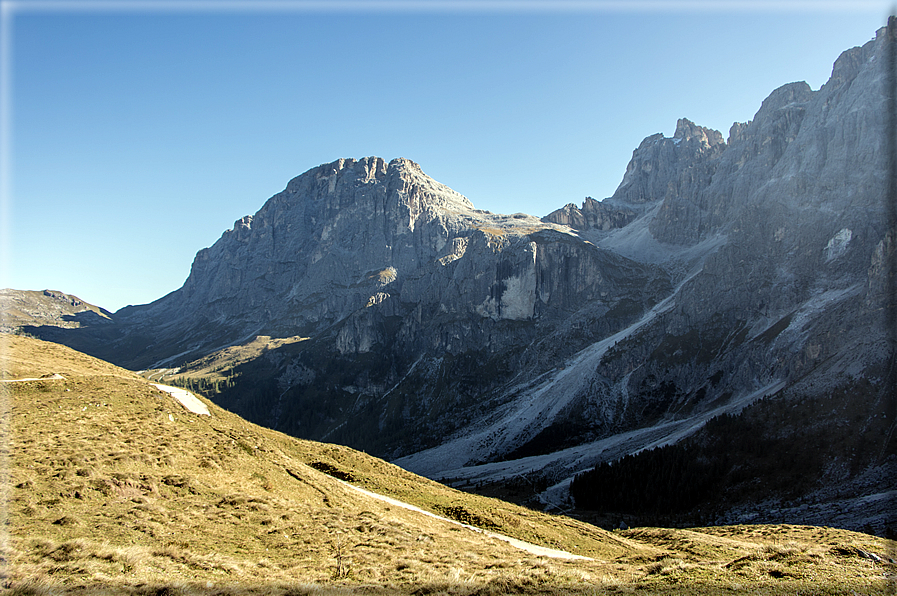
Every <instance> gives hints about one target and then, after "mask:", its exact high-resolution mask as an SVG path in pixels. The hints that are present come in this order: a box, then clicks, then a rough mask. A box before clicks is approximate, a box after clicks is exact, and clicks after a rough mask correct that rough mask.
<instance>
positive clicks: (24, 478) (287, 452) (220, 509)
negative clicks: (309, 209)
mask: <svg viewBox="0 0 897 596" xmlns="http://www.w3.org/2000/svg"><path fill="white" fill-rule="evenodd" d="M7 339H9V338H7ZM8 345H9V346H11V347H12V348H13V349H12V351H11V352H10V353H8V354H7V356H8V358H7V360H6V361H5V362H4V364H3V370H5V371H8V372H10V373H11V372H12V371H15V373H16V374H17V375H21V376H40V375H41V374H45V373H47V372H57V371H64V372H63V374H65V376H66V377H67V378H66V379H64V380H52V381H48V380H42V381H31V382H25V383H4V384H0V391H2V392H3V394H2V398H3V399H2V400H0V404H2V410H3V411H2V414H3V415H2V418H0V420H2V425H0V432H2V436H3V438H4V440H3V441H2V442H0V446H2V456H3V461H4V462H6V463H7V464H8V465H4V466H3V467H2V470H0V471H2V473H3V475H4V478H3V483H2V486H3V487H4V488H5V491H6V499H5V502H6V503H7V508H6V509H5V510H4V511H3V512H2V515H3V517H4V519H3V520H2V522H3V526H2V527H5V528H6V529H7V530H8V532H9V534H8V539H6V540H3V541H2V542H0V548H2V553H0V554H2V558H3V560H4V561H5V563H6V565H5V568H3V569H2V575H3V577H2V578H0V582H2V585H3V587H4V588H5V589H6V590H7V591H8V592H9V593H13V594H63V593H65V594H68V593H71V594H77V593H81V594H94V593H96V594H119V593H126V594H193V593H196V594H208V595H212V594H235V595H236V594H322V595H329V594H357V593H365V594H454V595H472V594H484V595H485V594H507V593H516V594H522V593H525V594H570V593H573V594H605V593H634V592H637V593H642V594H674V593H676V594H678V593H686V594H688V593H691V594H715V593H733V592H739V591H749V592H750V593H758V594H797V593H801V594H809V593H814V594H852V593H854V592H856V593H859V594H872V593H876V594H886V593H888V591H889V590H891V589H892V588H893V581H892V580H888V579H887V577H886V575H887V574H890V575H891V576H892V577H893V575H894V574H895V572H897V569H895V566H894V565H893V564H892V563H890V562H888V561H887V557H888V556H894V555H893V553H894V546H895V545H894V543H893V542H889V541H885V540H883V539H879V538H875V537H872V536H866V535H862V534H856V533H851V532H845V531H841V530H833V529H829V528H813V527H797V526H756V527H755V526H737V527H730V528H703V529H694V530H688V531H683V530H670V529H661V528H637V529H633V530H629V531H626V532H613V533H610V532H605V531H603V530H600V529H598V528H595V527H592V526H589V525H587V524H583V523H580V522H577V521H574V520H571V519H568V518H564V517H559V516H549V515H545V514H541V513H538V512H534V511H531V510H526V509H522V508H520V507H517V506H514V505H510V504H507V503H504V502H501V501H497V500H493V499H488V498H485V497H478V496H475V495H468V494H465V493H461V492H459V491H455V490H452V489H450V488H447V487H445V486H443V485H440V484H437V483H434V482H431V481H428V480H425V479H423V478H420V477H418V476H415V475H413V474H410V473H408V472H406V471H404V470H401V469H399V468H397V467H395V466H392V465H390V464H388V463H385V462H382V461H381V460H377V459H375V458H372V457H369V456H367V455H365V454H363V453H358V452H355V451H353V450H351V449H348V448H345V447H340V446H336V445H325V444H320V443H313V442H309V441H301V440H297V439H293V438H290V437H287V436H284V435H282V434H279V433H276V432H273V431H270V430H266V429H262V428H259V427H257V426H254V425H252V424H250V423H248V422H246V421H244V420H242V419H241V418H239V417H237V416H235V415H233V414H230V413H229V412H227V411H224V410H222V409H220V408H217V407H216V406H214V404H211V403H209V404H208V405H209V409H210V410H211V412H212V415H211V416H196V415H193V414H190V413H189V412H187V411H186V410H184V409H183V408H182V407H181V406H180V405H179V404H178V403H177V402H175V401H174V400H173V399H172V398H170V397H169V396H168V395H167V394H163V393H161V392H159V391H157V390H156V389H155V388H153V387H152V386H151V385H149V384H148V383H147V382H146V381H145V380H144V379H141V378H138V377H136V376H134V375H132V374H131V373H128V372H127V371H122V369H117V368H115V367H112V366H111V365H106V364H105V363H100V362H98V361H95V360H93V359H90V358H88V357H86V356H83V355H79V354H77V353H73V352H72V351H71V350H67V349H65V348H60V347H59V346H54V345H52V344H46V343H45V342H39V341H37V340H32V339H28V338H15V339H12V340H10V341H9V343H8ZM66 367H67V368H66ZM340 477H341V478H343V479H345V480H347V481H349V482H351V483H352V484H356V485H359V486H362V487H364V488H366V489H368V490H372V491H374V492H379V493H382V494H385V495H389V496H391V497H394V498H396V499H400V500H402V501H405V502H408V503H411V504H414V505H416V506H418V507H420V508H422V509H425V510H428V511H432V512H435V513H439V512H442V513H443V514H447V515H449V516H453V517H456V518H459V519H462V520H464V521H467V522H473V523H474V525H479V526H481V527H483V528H485V529H489V530H491V531H496V532H499V533H502V534H506V535H511V536H514V537H517V538H520V539H523V540H527V541H529V542H534V543H537V544H540V545H544V546H551V547H555V548H561V549H564V550H567V551H570V552H574V553H578V554H583V555H586V556H590V557H593V558H594V560H591V561H564V560H558V559H546V558H542V557H537V556H534V555H530V554H528V553H527V552H524V551H521V550H518V549H516V548H514V547H512V546H511V545H509V544H507V543H506V542H503V541H500V540H496V539H492V538H488V537H486V536H485V535H483V534H482V533H478V532H474V531H472V530H469V529H466V528H463V527H459V526H457V525H453V524H450V523H448V522H445V521H440V520H436V519H433V518H431V517H427V516H424V515H422V514H420V513H416V512H413V511H408V510H406V509H403V508H401V507H396V506H394V505H390V504H388V503H384V502H382V501H379V500H376V499H372V498H370V497H367V496H365V495H363V494H360V493H358V492H357V491H354V490H352V489H351V488H350V487H347V486H345V484H343V483H342V482H340V481H339V480H337V478H340ZM870 555H874V556H875V557H878V558H879V560H877V561H876V560H874V559H873V558H870ZM889 581H890V583H889Z"/></svg>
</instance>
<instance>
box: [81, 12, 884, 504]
mask: <svg viewBox="0 0 897 596" xmlns="http://www.w3.org/2000/svg"><path fill="white" fill-rule="evenodd" d="M893 36H894V25H893V23H892V24H891V29H882V30H881V31H879V32H878V34H877V36H876V39H874V40H873V41H870V42H869V43H867V44H866V45H864V46H863V47H862V48H854V49H852V50H849V51H847V52H845V53H844V54H843V55H842V56H841V58H839V59H838V61H837V62H836V63H835V67H834V69H833V73H832V77H831V79H830V80H829V82H828V83H826V84H825V85H824V86H823V87H822V88H821V89H819V90H818V91H813V90H811V89H810V88H809V86H807V85H806V84H805V83H792V84H789V85H785V86H783V87H781V88H779V89H777V90H775V91H774V92H773V93H772V94H771V95H770V96H769V97H768V98H767V99H766V100H765V101H764V102H763V104H762V106H761V108H760V110H759V111H758V112H757V114H756V115H755V117H754V119H753V120H752V121H751V122H748V123H736V124H734V125H733V126H732V128H731V129H730V131H729V136H728V139H727V140H724V139H723V136H722V135H721V134H720V133H719V132H717V131H713V130H709V129H707V128H703V127H701V126H698V125H696V124H694V123H692V122H690V121H688V120H686V119H681V120H679V122H678V123H677V127H676V132H675V134H674V135H673V137H672V138H665V137H663V135H660V134H657V135H652V136H649V137H648V138H646V139H645V140H644V141H643V142H642V143H641V144H640V145H639V147H638V148H637V149H636V150H635V151H634V152H633V157H632V160H631V161H630V163H629V165H628V166H627V168H626V172H625V174H624V176H623V180H622V182H621V183H620V186H619V188H618V189H617V190H616V192H615V193H614V195H613V196H612V197H609V198H607V199H605V200H604V201H600V202H599V201H595V200H593V199H591V198H587V199H586V200H585V202H584V203H583V205H582V207H576V206H575V205H572V204H569V205H567V206H566V207H564V208H562V209H560V210H558V211H555V212H553V213H551V214H549V215H548V216H546V217H545V218H543V219H542V220H539V219H537V218H535V217H532V216H529V215H523V214H515V215H496V214H492V213H489V212H485V211H480V210H477V209H475V208H474V207H473V205H472V204H471V203H470V201H468V200H467V199H466V198H465V197H463V196H461V195H460V194H458V193H456V192H454V191H452V190H451V189H449V188H448V187H446V186H444V185H442V184H440V183H438V182H436V181H434V180H432V179H431V178H429V177H428V176H426V175H425V174H424V173H423V172H422V171H421V169H420V167H419V166H418V165H417V164H415V163H414V162H411V161H409V160H406V159H396V160H393V161H390V162H388V163H387V162H385V161H384V160H382V159H379V158H376V157H370V158H365V159H361V160H354V159H341V160H339V161H336V162H333V163H330V164H325V165H322V166H319V167H317V168H315V169H312V170H310V171H308V172H306V173H305V174H303V175H301V176H299V177H297V178H295V179H293V180H292V181H290V183H289V184H288V185H287V187H286V189H285V190H284V191H283V192H281V193H279V194H277V195H275V196H274V197H272V198H271V199H269V200H268V201H267V202H266V203H265V205H264V206H263V207H262V208H261V209H260V210H259V211H258V213H256V214H255V215H253V216H246V217H244V218H242V219H240V220H238V221H237V222H236V223H235V224H234V227H233V229H232V230H229V231H227V232H225V233H224V234H223V236H222V237H221V239H220V240H219V241H218V242H216V243H215V245H213V246H212V247H210V248H208V249H205V250H203V251H200V252H199V253H198V254H197V256H196V259H195V261H194V263H193V268H192V270H191V273H190V276H189V278H188V279H187V281H186V282H185V284H184V286H183V287H182V288H180V289H179V290H177V291H175V292H172V293H171V294H169V295H168V296H165V297H164V298H162V299H160V300H158V301H156V302H154V303H152V304H149V305H145V306H138V307H128V308H125V309H123V310H121V311H119V312H118V313H116V314H115V316H114V318H115V322H116V325H114V326H112V327H110V326H105V327H103V328H102V329H101V330H100V331H101V333H100V331H97V330H96V329H93V330H92V329H77V330H73V331H72V335H71V341H72V342H73V343H74V342H76V341H80V342H81V345H82V346H83V345H87V343H89V340H90V338H91V337H93V338H95V339H96V338H97V337H99V338H101V339H102V343H101V344H96V343H95V344H94V348H93V350H92V351H93V353H94V354H96V355H99V356H101V357H106V358H107V359H110V360H112V361H114V362H116V363H118V364H125V365H128V366H131V367H135V368H147V367H160V366H164V367H173V366H182V365H183V366H184V367H185V370H186V369H189V368H190V365H189V362H190V361H191V360H195V359H196V358H199V357H200V356H204V355H207V354H209V353H211V352H213V351H215V350H217V349H220V348H223V347H226V346H239V345H240V344H241V343H244V342H247V341H251V340H252V339H253V338H255V337H257V336H260V335H264V336H271V337H280V338H284V337H291V336H302V337H303V338H308V339H307V340H305V341H294V342H288V343H286V344H284V345H283V346H281V347H278V348H276V349H271V350H268V351H267V352H265V353H264V354H263V355H262V356H260V357H258V358H254V359H252V360H251V361H248V362H242V363H241V364H239V365H238V366H235V367H234V368H233V370H232V371H230V372H229V373H228V378H230V379H233V383H231V384H230V385H229V386H228V387H226V388H225V389H223V390H221V392H220V393H219V394H217V395H216V397H215V399H216V400H218V401H219V403H221V404H222V405H225V406H226V407H228V408H230V409H232V410H234V411H236V412H238V413H240V414H242V415H244V416H247V417H249V418H250V419H252V420H253V421H256V422H260V423H263V424H266V425H268V426H271V427H274V428H277V429H279V430H284V431H286V432H289V433H292V434H295V435H298V436H303V437H307V438H313V439H324V440H330V441H336V442H343V443H347V444H349V445H352V446H355V447H361V448H365V449H366V450H368V451H371V452H373V453H376V454H378V455H382V456H386V457H390V458H398V459H397V462H398V463H400V464H401V465H403V466H405V467H408V468H409V469H411V470H413V471H416V472H421V473H424V474H427V475H430V476H433V477H438V478H446V479H459V480H469V481H476V482H487V483H488V482H503V481H506V480H507V479H508V478H514V477H520V475H521V474H533V473H535V474H537V475H539V476H540V477H541V479H542V480H541V481H542V482H543V483H544V484H545V485H554V487H553V488H552V489H550V490H548V491H546V492H544V493H543V494H542V495H541V498H542V499H543V500H544V501H546V502H548V503H553V502H555V503H556V502H560V501H563V500H564V499H565V498H566V493H565V492H564V491H565V488H564V487H565V486H566V484H565V482H567V483H568V482H569V480H570V478H571V477H572V476H573V475H574V474H576V473H577V472H580V471H582V470H584V469H586V468H588V467H590V466H592V465H594V464H596V463H599V462H602V461H611V460H613V459H616V458H618V457H621V456H623V455H626V454H628V453H633V452H635V451H638V450H641V449H644V448H647V447H650V446H655V445H661V444H665V443H671V442H676V441H679V440H681V439H683V438H684V437H687V436H689V435H690V434H691V433H693V432H695V430H696V429H699V428H700V427H701V426H702V425H703V424H704V423H705V422H707V421H708V420H710V419H711V418H713V417H714V416H719V415H721V414H733V415H734V414H738V413H739V412H741V411H742V409H744V408H748V407H750V405H751V404H752V403H753V402H755V401H757V400H759V399H761V398H763V397H765V396H775V399H781V400H793V402H794V403H801V404H806V403H811V402H812V403H816V402H813V400H816V399H821V397H820V396H826V399H829V398H830V397H831V396H832V395H835V394H837V393H838V392H845V391H854V392H855V391H859V390H860V389H857V388H858V387H860V385H862V387H863V389H862V391H864V392H866V393H868V396H867V397H868V403H869V407H870V410H869V411H868V412H862V413H861V414H859V415H858V418H856V420H855V421H854V422H855V423H856V424H857V425H858V426H857V429H858V432H861V429H862V428H863V425H862V423H861V422H862V420H866V419H868V418H869V417H872V416H879V415H882V416H891V418H892V419H893V418H895V417H897V416H895V413H894V412H893V411H892V410H893V401H894V389H893V388H894V379H893V378H892V377H889V376H888V375H889V374H891V373H890V372H888V371H889V370H890V369H889V366H890V363H891V361H892V360H893V349H892V347H891V346H892V342H893V339H894V338H893V337H892V335H890V334H889V333H890V330H891V327H892V326H893V321H894V318H893V309H894V304H893V296H894V269H893V263H894V260H895V255H894V251H895V241H894V237H893V234H894V232H893V221H891V220H890V219H889V218H890V217H892V214H891V215H889V213H891V212H890V211H889V208H888V193H889V192H890V193H893V184H892V185H890V186H889V177H893V176H894V175H895V172H893V171H891V170H890V169H889V167H890V166H889V165H888V156H889V145H888V142H889V137H888V134H887V130H888V127H889V126H893V121H892V120H889V118H890V116H889V114H888V97H889V87H888V85H892V84H893V83H892V82H889V81H891V80H892V79H891V78H890V77H889V69H891V70H893V64H892V65H891V66H890V67H889V66H888V64H889V60H890V58H889V57H888V56H889V53H891V52H892V48H893V47H894V43H893V42H889V39H890V38H892V37H893ZM890 200H892V201H893V200H894V198H893V197H891V199H890ZM889 222H890V223H889ZM113 327H114V328H113ZM78 332H80V335H78ZM91 333H93V334H94V335H91ZM861 381H862V382H861ZM866 393H864V394H863V395H866ZM807 400H809V402H808V401H807ZM889 408H890V409H889ZM810 410H812V408H810V409H809V410H808V411H810ZM820 420H821V419H820ZM857 420H858V421H859V422H857ZM826 423H828V422H826ZM788 424H789V423H788V422H787V421H780V422H779V423H776V425H775V427H774V429H773V431H771V432H777V433H779V434H780V435H782V436H790V435H788V433H789V432H791V433H792V434H793V431H794V428H793V425H792V426H791V427H789V426H788ZM820 424H821V423H820ZM789 429H790V430H789ZM819 432H820V433H823V434H824V428H823V427H822V426H820V428H819ZM894 435H895V433H894V432H893V427H892V431H891V432H890V434H887V433H885V436H884V437H877V438H875V439H870V441H871V443H870V445H872V447H871V449H872V450H874V451H875V453H876V455H877V459H875V460H874V461H873V462H872V463H870V464H869V466H871V468H875V469H883V468H882V466H887V465H892V464H893V463H894V462H895V461H897V453H895V448H894V441H893V437H894ZM795 436H796V435H795ZM710 442H711V443H712V441H710ZM870 461H871V460H870ZM876 466H877V467H876ZM871 468H870V469H871ZM834 469H835V468H833V467H829V468H825V470H826V471H825V474H827V476H826V478H827V479H828V480H827V482H832V478H833V477H835V476H837V474H835V472H833V471H832V470H834ZM832 474H835V476H832ZM873 477H874V478H879V481H876V482H878V484H876V482H873V481H868V478H873ZM882 477H884V476H883V475H882V474H879V475H878V476H876V475H875V474H871V475H870V474H867V475H865V476H863V478H866V479H867V480H864V481H863V482H866V484H865V485H863V487H865V488H863V487H860V488H857V487H859V486H860V485H859V484H857V483H858V482H859V481H858V480H856V478H854V477H837V480H836V482H837V483H840V484H839V486H843V487H848V486H849V487H852V488H850V490H854V491H857V490H858V491H861V492H862V491H866V492H869V491H876V490H879V491H880V490H883V487H882V486H881V481H880V478H882ZM817 480H818V479H817ZM807 490H809V489H807ZM845 490H847V489H845ZM827 494H833V493H827Z"/></svg>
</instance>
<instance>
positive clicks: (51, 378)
mask: <svg viewBox="0 0 897 596" xmlns="http://www.w3.org/2000/svg"><path fill="white" fill-rule="evenodd" d="M54 380H62V381H64V380H65V377H63V376H62V375H61V374H59V373H53V374H52V375H47V376H46V377H30V378H27V379H0V383H24V382H25V381H54Z"/></svg>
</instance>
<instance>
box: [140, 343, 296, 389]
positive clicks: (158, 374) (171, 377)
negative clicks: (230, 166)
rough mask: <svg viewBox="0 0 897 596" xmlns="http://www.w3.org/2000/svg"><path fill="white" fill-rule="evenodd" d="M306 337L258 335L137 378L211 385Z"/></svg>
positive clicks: (147, 371) (141, 373)
mask: <svg viewBox="0 0 897 596" xmlns="http://www.w3.org/2000/svg"><path fill="white" fill-rule="evenodd" d="M307 339H308V338H307V337H301V336H295V337H269V336H267V335H258V336H256V337H254V338H253V339H252V340H250V341H248V342H246V343H244V344H240V345H236V346H230V347H227V348H224V349H222V350H218V351H216V352H213V353H211V354H209V355H208V356H204V357H202V358H200V359H198V360H194V361H193V362H191V363H189V364H188V365H186V366H185V367H183V369H178V368H162V369H152V370H145V371H141V372H140V375H141V376H142V377H145V378H147V379H150V380H152V381H159V382H162V381H164V382H180V383H185V382H187V381H188V380H199V379H202V380H205V381H209V382H213V383H214V382H215V381H220V380H224V379H226V378H227V376H228V375H229V374H232V372H233V369H234V368H235V367H237V366H239V365H240V364H243V363H244V362H248V361H250V360H253V359H255V358H258V357H259V356H261V355H262V354H263V353H265V352H267V351H268V350H273V349H276V348H279V347H281V346H284V345H287V344H292V343H296V342H300V341H305V340H307Z"/></svg>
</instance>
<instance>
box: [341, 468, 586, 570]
mask: <svg viewBox="0 0 897 596" xmlns="http://www.w3.org/2000/svg"><path fill="white" fill-rule="evenodd" d="M339 482H341V483H342V484H343V485H345V486H348V487H349V488H351V489H352V490H356V491H358V492H360V493H362V494H365V495H367V496H369V497H372V498H374V499H379V500H381V501H385V502H387V503H389V504H390V505H395V506H396V507H402V508H404V509H408V510H410V511H415V512H417V513H423V514H424V515H428V516H430V517H433V518H436V519H440V520H442V521H447V522H449V523H451V524H456V525H459V526H463V527H465V528H467V529H469V530H473V531H474V532H479V533H481V534H485V535H486V536H489V537H490V538H497V539H498V540H504V541H505V542H508V543H510V544H511V546H514V547H516V548H519V549H520V550H524V551H526V552H528V553H530V554H533V555H536V556H539V557H551V558H553V559H567V560H571V561H592V560H593V559H591V558H589V557H583V556H582V555H574V554H573V553H568V552H567V551H564V550H557V549H554V548H546V547H544V546H538V545H536V544H531V543H529V542H524V541H523V540H518V539H516V538H511V537H510V536H505V535H503V534H496V533H495V532H488V531H486V530H483V529H481V528H477V527H476V526H471V525H468V524H463V523H461V522H459V521H456V520H454V519H449V518H447V517H442V516H441V515H436V514H434V513H430V512H429V511H424V510H423V509H421V508H420V507H415V506H414V505H409V504H408V503H403V502H402V501H399V500H398V499H393V498H392V497H386V496H384V495H378V494H377V493H372V492H371V491H369V490H365V489H363V488H359V487H357V486H355V485H353V484H349V483H348V482H345V481H343V480H339Z"/></svg>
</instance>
